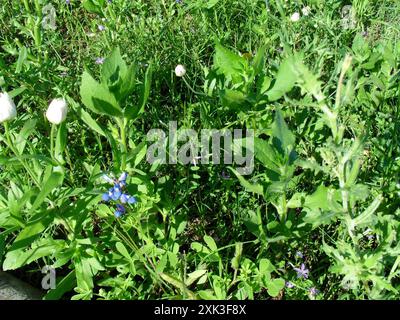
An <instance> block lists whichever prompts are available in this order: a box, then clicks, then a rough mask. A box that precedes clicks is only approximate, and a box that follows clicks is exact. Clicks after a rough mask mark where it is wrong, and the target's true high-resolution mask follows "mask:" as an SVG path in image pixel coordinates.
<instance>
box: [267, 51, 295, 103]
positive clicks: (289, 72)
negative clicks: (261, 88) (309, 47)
mask: <svg viewBox="0 0 400 320" xmlns="http://www.w3.org/2000/svg"><path fill="white" fill-rule="evenodd" d="M296 63H297V61H296V59H295V58H294V57H293V56H291V57H289V58H286V59H285V60H284V61H283V62H282V64H281V65H280V67H279V71H278V74H277V75H276V81H275V83H274V85H273V87H272V88H271V89H270V90H269V91H267V93H266V94H267V96H268V100H269V101H271V102H272V101H276V100H278V99H280V98H281V97H283V95H284V94H285V93H287V92H289V91H290V90H292V89H293V87H294V85H295V84H296V80H297V73H296V71H295V69H294V65H295V64H296Z"/></svg>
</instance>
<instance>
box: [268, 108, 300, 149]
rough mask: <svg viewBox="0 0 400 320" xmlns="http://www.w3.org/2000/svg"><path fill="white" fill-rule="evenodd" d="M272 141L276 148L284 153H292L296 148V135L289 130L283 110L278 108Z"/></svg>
mask: <svg viewBox="0 0 400 320" xmlns="http://www.w3.org/2000/svg"><path fill="white" fill-rule="evenodd" d="M272 136H273V139H272V142H273V144H274V145H275V148H276V149H277V150H278V151H279V152H280V153H281V154H282V155H288V156H289V155H290V153H291V151H292V150H293V148H294V144H295V137H294V135H293V133H292V132H291V131H290V130H289V128H288V126H287V124H286V122H285V120H284V119H283V116H282V112H281V111H280V110H279V109H277V110H276V112H275V121H274V123H273V125H272Z"/></svg>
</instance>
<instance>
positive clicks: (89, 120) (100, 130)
mask: <svg viewBox="0 0 400 320" xmlns="http://www.w3.org/2000/svg"><path fill="white" fill-rule="evenodd" d="M77 113H78V115H79V117H80V118H81V119H82V120H83V122H85V123H86V124H87V125H88V127H89V128H90V129H92V130H93V131H95V132H97V133H98V134H100V135H102V136H103V137H107V133H106V132H105V130H104V129H103V128H102V127H101V126H100V125H99V124H98V123H97V121H96V120H94V119H93V118H92V116H91V115H90V114H89V113H88V112H86V111H85V110H83V109H82V108H79V110H77Z"/></svg>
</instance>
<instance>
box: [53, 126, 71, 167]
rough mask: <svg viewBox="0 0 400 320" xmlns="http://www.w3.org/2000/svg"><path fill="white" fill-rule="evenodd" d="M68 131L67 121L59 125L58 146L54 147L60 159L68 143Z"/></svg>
mask: <svg viewBox="0 0 400 320" xmlns="http://www.w3.org/2000/svg"><path fill="white" fill-rule="evenodd" d="M67 133H68V132H67V127H66V122H65V121H64V122H62V123H61V124H60V125H59V126H58V132H57V139H56V146H55V148H54V153H55V157H56V159H58V160H59V161H60V160H61V159H62V154H63V152H64V150H65V147H66V145H67Z"/></svg>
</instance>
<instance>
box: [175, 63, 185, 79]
mask: <svg viewBox="0 0 400 320" xmlns="http://www.w3.org/2000/svg"><path fill="white" fill-rule="evenodd" d="M175 74H176V76H177V77H183V76H184V75H185V74H186V69H185V67H184V66H183V65H181V64H178V65H177V66H176V68H175Z"/></svg>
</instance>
